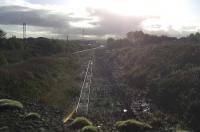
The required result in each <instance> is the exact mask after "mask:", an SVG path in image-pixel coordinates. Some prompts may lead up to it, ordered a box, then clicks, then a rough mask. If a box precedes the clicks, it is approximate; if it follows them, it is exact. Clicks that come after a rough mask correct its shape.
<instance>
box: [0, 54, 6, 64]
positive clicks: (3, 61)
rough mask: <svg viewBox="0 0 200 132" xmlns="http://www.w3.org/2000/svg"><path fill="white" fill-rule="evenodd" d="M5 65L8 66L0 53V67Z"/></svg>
mask: <svg viewBox="0 0 200 132" xmlns="http://www.w3.org/2000/svg"><path fill="white" fill-rule="evenodd" d="M7 64H8V61H7V59H6V57H5V56H4V54H3V53H0V66H1V65H7Z"/></svg>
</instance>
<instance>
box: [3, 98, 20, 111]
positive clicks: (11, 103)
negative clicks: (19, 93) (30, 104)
mask: <svg viewBox="0 0 200 132" xmlns="http://www.w3.org/2000/svg"><path fill="white" fill-rule="evenodd" d="M0 108H2V109H10V108H12V109H22V108H23V104H22V103H21V102H19V101H16V100H11V99H0Z"/></svg>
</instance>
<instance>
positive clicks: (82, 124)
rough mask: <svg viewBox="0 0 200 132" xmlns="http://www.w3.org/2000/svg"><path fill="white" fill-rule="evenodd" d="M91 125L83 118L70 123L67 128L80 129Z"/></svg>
mask: <svg viewBox="0 0 200 132" xmlns="http://www.w3.org/2000/svg"><path fill="white" fill-rule="evenodd" d="M89 125H92V122H91V121H90V120H88V119H87V118H85V117H77V118H76V119H74V120H73V121H72V123H71V124H70V125H69V128H71V129H82V128H83V127H85V126H89Z"/></svg>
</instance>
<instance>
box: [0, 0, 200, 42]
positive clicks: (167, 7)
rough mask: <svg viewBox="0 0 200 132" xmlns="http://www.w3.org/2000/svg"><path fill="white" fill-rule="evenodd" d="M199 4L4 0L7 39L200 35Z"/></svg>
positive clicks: (1, 13) (0, 19)
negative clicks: (137, 33)
mask: <svg viewBox="0 0 200 132" xmlns="http://www.w3.org/2000/svg"><path fill="white" fill-rule="evenodd" d="M199 12H200V1H199V0H0V29H3V30H4V31H5V32H7V36H8V37H10V36H13V35H14V36H17V37H22V23H23V22H25V23H26V24H27V37H48V38H59V39H65V38H66V37H67V35H68V36H69V38H70V39H79V38H81V37H82V30H83V29H84V33H85V38H87V39H106V38H108V37H116V38H123V37H124V36H125V35H126V33H127V32H129V31H138V30H142V31H143V32H145V33H149V34H156V35H168V36H175V37H182V36H187V35H188V34H190V33H194V32H198V31H200V15H199Z"/></svg>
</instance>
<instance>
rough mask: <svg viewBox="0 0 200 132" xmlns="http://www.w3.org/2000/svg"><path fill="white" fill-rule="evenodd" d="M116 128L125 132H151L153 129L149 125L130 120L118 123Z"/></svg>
mask: <svg viewBox="0 0 200 132" xmlns="http://www.w3.org/2000/svg"><path fill="white" fill-rule="evenodd" d="M116 127H117V129H119V130H120V131H123V132H133V131H134V132H139V131H145V130H149V129H151V128H152V127H151V126H150V125H149V124H146V123H144V122H141V121H137V120H134V119H129V120H126V121H118V122H117V123H116Z"/></svg>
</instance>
